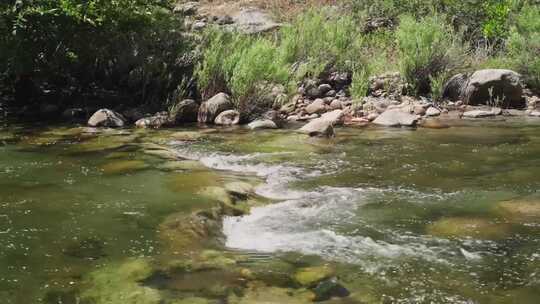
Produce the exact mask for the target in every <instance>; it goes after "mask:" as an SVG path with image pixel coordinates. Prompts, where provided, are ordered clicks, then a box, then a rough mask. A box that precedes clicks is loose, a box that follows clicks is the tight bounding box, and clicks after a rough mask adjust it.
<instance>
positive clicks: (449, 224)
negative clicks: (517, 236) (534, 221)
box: [427, 217, 510, 240]
mask: <svg viewBox="0 0 540 304" xmlns="http://www.w3.org/2000/svg"><path fill="white" fill-rule="evenodd" d="M427 232H428V233H429V234H431V235H435V236H439V237H450V238H451V237H455V238H464V237H470V238H475V239H488V240H496V239H503V238H505V237H508V236H509V235H510V227H509V226H508V225H505V224H499V223H494V222H492V221H490V220H489V219H484V218H471V217H449V218H442V219H439V220H437V221H435V222H433V223H431V224H430V225H428V227H427Z"/></svg>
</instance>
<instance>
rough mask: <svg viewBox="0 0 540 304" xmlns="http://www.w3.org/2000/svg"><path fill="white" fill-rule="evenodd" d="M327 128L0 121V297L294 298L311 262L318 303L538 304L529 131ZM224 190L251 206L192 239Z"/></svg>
mask: <svg viewBox="0 0 540 304" xmlns="http://www.w3.org/2000/svg"><path fill="white" fill-rule="evenodd" d="M337 133H338V136H337V137H336V138H335V139H331V140H323V139H309V138H306V137H303V136H301V135H297V134H294V133H292V132H290V131H288V130H277V131H261V132H248V131H246V130H242V129H221V130H197V129H195V128H192V129H178V130H167V131H140V130H120V131H113V130H92V129H86V128H70V127H34V128H29V127H28V126H14V127H5V128H3V129H2V130H1V131H0V244H1V246H0V270H1V272H0V297H1V298H2V299H3V300H2V303H9V304H11V303H25V304H26V303H99V304H101V303H226V302H227V301H228V302H229V303H264V302H267V303H308V302H310V301H311V300H313V299H314V298H316V297H315V296H314V295H315V294H319V293H320V290H319V289H317V288H319V287H315V286H305V287H302V286H301V285H302V284H300V283H299V282H298V280H295V273H297V272H298V271H301V270H302V269H303V268H304V267H313V266H319V265H323V264H324V265H326V266H327V267H330V268H332V269H333V275H336V276H337V281H338V283H339V286H340V287H342V288H345V289H346V290H347V294H348V296H346V297H345V294H343V293H339V292H335V293H333V295H335V296H337V297H335V298H334V299H332V300H328V301H327V302H328V303H538V302H539V301H540V238H539V236H540V194H539V193H538V189H540V179H539V177H540V124H539V123H538V122H535V121H528V122H483V123H477V122H474V123H472V122H463V123H461V124H458V125H457V126H455V127H452V128H449V129H442V130H432V129H418V130H407V129H379V128H368V129H341V130H338V132H337ZM237 181H242V182H247V183H248V184H251V185H257V188H256V189H257V190H256V192H257V195H255V200H256V201H257V202H258V203H256V204H255V203H253V204H252V206H258V207H253V208H252V210H251V215H246V216H245V217H225V219H224V223H223V227H222V228H223V232H224V233H223V234H221V233H219V235H217V236H216V235H213V234H211V235H209V234H207V233H202V232H201V231H200V230H196V231H197V233H195V237H196V238H200V239H211V240H206V241H205V242H204V245H200V244H198V245H197V246H192V245H193V242H192V241H191V240H192V239H193V238H190V237H191V236H190V237H185V235H181V234H182V232H183V231H186V230H189V229H191V228H185V226H184V225H187V224H186V223H190V224H192V223H191V222H192V220H191V219H190V218H189V215H190V214H192V213H193V212H195V211H199V210H204V211H205V212H210V211H209V210H211V209H212V207H214V206H216V205H218V201H220V200H221V199H220V198H217V199H214V198H213V196H212V195H211V196H208V195H205V194H204V193H203V192H205V189H208V187H213V188H211V189H221V188H219V187H223V186H224V185H226V184H228V183H231V182H237ZM216 187H217V188H216ZM267 199H270V201H269V200H267ZM252 201H253V200H250V201H249V202H250V203H249V204H251V203H252ZM164 221H165V223H169V224H162V223H163V222H164ZM171 221H173V222H171ZM221 221H222V220H221V218H219V224H221ZM171 223H179V224H174V225H176V226H174V225H172V224H171ZM164 225H165V226H164ZM171 225H172V226H174V227H173V228H172V229H173V230H172V231H173V232H172V233H170V234H167V236H166V239H167V238H168V240H169V241H164V237H163V235H164V234H163V233H164V232H163V231H164V230H166V229H169V228H170V227H172V226H171ZM164 227H168V228H164ZM189 227H191V226H189ZM175 229H176V230H175ZM189 232H192V231H191V230H189V231H188V233H189ZM165 233H166V232H165ZM170 238H174V240H172V241H170ZM176 238H178V239H176ZM186 239H189V240H190V241H189V244H190V245H189V246H188V245H186V244H187V243H186ZM187 247H189V249H190V251H189V252H190V254H189V255H186V254H185V252H184V251H185V249H186V248H187ZM208 249H211V250H212V251H208ZM179 251H180V252H179ZM134 259H135V260H134ZM130 263H132V264H130ZM171 265H175V266H171ZM179 265H180V266H179ZM133 269H135V270H133ZM171 269H172V270H171ZM132 273H136V275H134V276H132V275H131V274H132ZM100 280H104V281H105V282H106V283H103V282H102V281H100ZM100 284H101V285H100ZM321 288H322V287H321ZM320 299H321V298H317V300H320ZM322 299H323V300H326V299H325V298H324V297H323V298H322ZM181 300H182V301H183V302H182V301H181Z"/></svg>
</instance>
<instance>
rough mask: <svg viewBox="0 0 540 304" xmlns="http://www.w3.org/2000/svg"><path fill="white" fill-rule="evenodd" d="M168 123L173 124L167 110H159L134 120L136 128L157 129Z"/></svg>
mask: <svg viewBox="0 0 540 304" xmlns="http://www.w3.org/2000/svg"><path fill="white" fill-rule="evenodd" d="M168 125H173V122H172V120H171V118H170V117H169V114H168V113H167V112H159V113H156V114H154V115H153V116H149V117H144V118H141V119H139V120H137V121H136V122H135V126H136V127H137V128H152V129H159V128H161V127H165V126H168Z"/></svg>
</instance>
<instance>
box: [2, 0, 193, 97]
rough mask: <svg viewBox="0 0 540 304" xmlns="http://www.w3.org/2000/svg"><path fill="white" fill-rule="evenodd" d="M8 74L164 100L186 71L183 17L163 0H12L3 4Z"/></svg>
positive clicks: (47, 83)
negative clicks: (181, 56) (181, 59)
mask: <svg viewBox="0 0 540 304" xmlns="http://www.w3.org/2000/svg"><path fill="white" fill-rule="evenodd" d="M0 14H1V16H0V20H2V21H3V25H2V26H0V31H1V34H2V37H3V40H2V44H1V45H0V47H1V48H2V49H1V52H0V53H2V56H3V57H4V58H1V59H2V61H4V60H5V62H7V64H6V66H4V67H2V71H3V72H4V73H8V74H11V75H13V76H14V77H18V76H19V75H29V77H31V78H32V80H33V81H34V82H36V83H38V84H45V85H48V86H56V87H59V88H68V87H77V88H80V89H83V88H90V87H92V88H94V89H95V87H101V88H104V89H114V90H118V91H123V92H124V93H126V94H128V95H130V96H132V97H135V99H136V100H138V101H152V100H164V99H165V97H166V95H167V94H168V93H169V92H170V91H171V90H172V89H174V88H175V87H176V85H177V80H178V79H181V77H182V76H183V74H184V73H186V72H187V71H186V70H187V69H189V68H188V64H185V62H181V61H179V60H178V59H179V54H183V53H186V52H187V51H188V49H189V47H190V46H189V44H188V43H187V40H186V39H185V38H184V37H183V36H182V35H181V29H182V22H181V20H180V19H178V17H176V16H175V15H174V14H172V12H171V10H170V6H169V3H168V1H164V0H138V1H130V0H114V1H113V0H90V1H87V0H61V1H55V0H39V1H37V0H35V1H13V3H10V4H8V5H7V6H6V5H4V6H3V7H2V8H1V10H0Z"/></svg>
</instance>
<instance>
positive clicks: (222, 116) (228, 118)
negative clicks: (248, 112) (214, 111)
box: [214, 110, 240, 126]
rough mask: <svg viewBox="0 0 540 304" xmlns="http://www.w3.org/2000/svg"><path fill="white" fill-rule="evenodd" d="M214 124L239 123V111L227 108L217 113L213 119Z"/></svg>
mask: <svg viewBox="0 0 540 304" xmlns="http://www.w3.org/2000/svg"><path fill="white" fill-rule="evenodd" d="M214 123H215V124H216V125H222V126H231V125H237V124H239V123H240V112H238V111H236V110H227V111H223V112H221V113H219V115H218V116H217V117H216V120H214Z"/></svg>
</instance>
